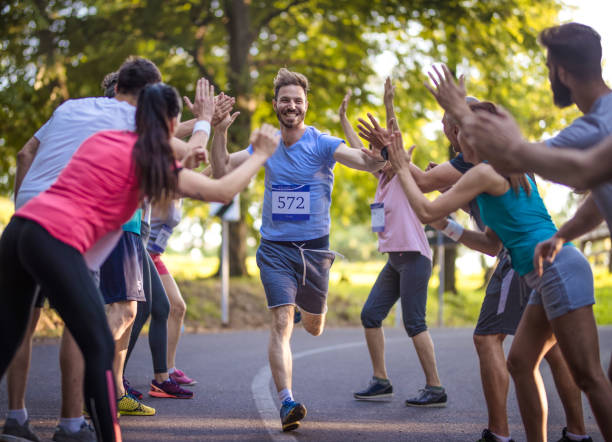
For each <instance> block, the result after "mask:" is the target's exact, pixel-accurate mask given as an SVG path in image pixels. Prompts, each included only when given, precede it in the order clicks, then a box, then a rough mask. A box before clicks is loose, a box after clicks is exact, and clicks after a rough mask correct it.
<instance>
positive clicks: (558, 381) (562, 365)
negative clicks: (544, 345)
mask: <svg viewBox="0 0 612 442" xmlns="http://www.w3.org/2000/svg"><path fill="white" fill-rule="evenodd" d="M544 357H545V358H546V361H547V362H548V365H550V370H551V372H552V375H553V379H554V381H555V386H556V387H557V393H559V398H560V399H561V403H562V404H563V409H564V410H565V419H566V421H567V422H566V426H567V431H569V432H570V433H573V434H586V428H585V427H584V416H583V414H582V394H581V393H580V388H578V385H576V382H574V378H573V377H572V373H571V372H570V369H569V367H568V366H567V362H565V359H564V358H563V354H561V349H560V348H559V346H558V345H555V346H554V347H553V348H551V349H550V350H548V353H546V355H545V356H544Z"/></svg>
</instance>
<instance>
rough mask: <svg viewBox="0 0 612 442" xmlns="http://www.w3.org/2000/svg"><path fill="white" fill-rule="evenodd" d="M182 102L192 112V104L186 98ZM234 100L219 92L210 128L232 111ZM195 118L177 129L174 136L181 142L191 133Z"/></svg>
mask: <svg viewBox="0 0 612 442" xmlns="http://www.w3.org/2000/svg"><path fill="white" fill-rule="evenodd" d="M183 101H184V102H185V107H187V108H188V109H189V110H190V111H192V112H193V103H192V102H191V100H189V98H188V97H186V96H185V97H183ZM235 102H236V99H235V98H233V97H230V96H229V95H225V93H223V92H221V93H220V94H219V95H217V96H216V97H215V111H214V114H213V116H212V120H211V122H210V124H211V126H213V127H214V126H215V125H217V124H219V122H220V121H221V120H223V119H224V118H225V117H226V115H227V114H229V111H231V110H232V107H233V106H234V103H235ZM196 121H197V118H192V119H191V120H187V121H182V122H181V124H179V127H178V129H177V130H176V133H175V134H174V136H175V137H176V138H179V139H181V140H183V139H185V138H187V137H188V136H189V135H190V134H191V133H192V132H193V126H194V125H195V123H196Z"/></svg>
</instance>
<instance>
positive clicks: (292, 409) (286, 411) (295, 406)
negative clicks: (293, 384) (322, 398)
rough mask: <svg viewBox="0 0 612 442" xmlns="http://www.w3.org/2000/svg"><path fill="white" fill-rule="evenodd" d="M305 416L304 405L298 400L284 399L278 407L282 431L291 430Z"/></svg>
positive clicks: (298, 424)
mask: <svg viewBox="0 0 612 442" xmlns="http://www.w3.org/2000/svg"><path fill="white" fill-rule="evenodd" d="M305 417H306V407H305V406H303V405H302V404H300V403H299V402H295V401H291V400H286V401H284V402H283V404H282V406H281V409H280V418H281V424H282V426H283V431H293V430H296V429H297V428H298V427H299V426H300V421H301V420H302V419H304V418H305Z"/></svg>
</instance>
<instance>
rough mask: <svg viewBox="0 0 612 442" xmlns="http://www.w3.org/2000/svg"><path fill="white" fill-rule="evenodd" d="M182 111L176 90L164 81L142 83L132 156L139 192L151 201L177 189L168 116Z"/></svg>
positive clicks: (159, 200)
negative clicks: (144, 85) (148, 83)
mask: <svg viewBox="0 0 612 442" xmlns="http://www.w3.org/2000/svg"><path fill="white" fill-rule="evenodd" d="M180 112H181V101H180V99H179V96H178V93H177V92H176V90H175V89H174V88H173V87H171V86H168V85H166V84H163V83H157V84H153V85H150V86H147V87H145V88H144V89H143V90H142V91H141V92H140V95H139V97H138V106H137V107H136V133H137V134H138V140H137V141H136V144H135V145H134V151H133V153H132V160H133V163H134V165H135V167H136V171H137V174H138V177H139V183H140V192H141V195H142V196H143V197H147V198H148V199H149V201H150V202H151V203H161V205H164V204H165V203H166V202H168V201H169V200H170V199H172V198H174V197H175V194H176V193H177V190H178V177H177V167H176V162H175V158H174V152H173V151H172V147H171V146H170V138H171V134H170V120H171V119H172V118H174V117H177V116H178V115H179V114H180Z"/></svg>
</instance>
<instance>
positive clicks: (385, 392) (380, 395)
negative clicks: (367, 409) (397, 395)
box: [353, 377, 393, 401]
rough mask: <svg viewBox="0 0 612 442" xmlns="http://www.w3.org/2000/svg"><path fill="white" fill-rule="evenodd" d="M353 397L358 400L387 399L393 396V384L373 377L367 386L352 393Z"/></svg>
mask: <svg viewBox="0 0 612 442" xmlns="http://www.w3.org/2000/svg"><path fill="white" fill-rule="evenodd" d="M353 397H354V398H355V399H357V400H358V401H389V400H391V398H392V397H393V386H392V385H391V382H389V381H388V380H385V381H383V380H382V379H379V378H375V377H373V378H372V380H371V381H370V385H369V386H368V388H366V389H365V390H363V391H357V392H355V393H353Z"/></svg>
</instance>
